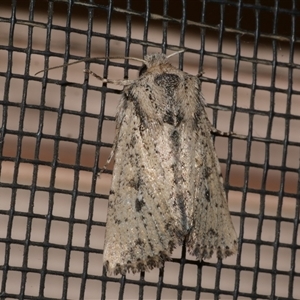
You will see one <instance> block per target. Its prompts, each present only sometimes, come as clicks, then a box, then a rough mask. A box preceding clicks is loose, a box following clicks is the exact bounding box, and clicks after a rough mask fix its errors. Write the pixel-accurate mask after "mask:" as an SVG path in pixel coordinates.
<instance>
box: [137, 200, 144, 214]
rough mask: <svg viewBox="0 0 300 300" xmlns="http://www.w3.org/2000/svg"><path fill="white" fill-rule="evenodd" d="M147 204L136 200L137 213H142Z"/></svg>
mask: <svg viewBox="0 0 300 300" xmlns="http://www.w3.org/2000/svg"><path fill="white" fill-rule="evenodd" d="M145 204H146V203H145V202H144V201H143V200H139V199H136V200H135V210H136V211H137V212H140V211H141V210H142V208H143V206H144V205H145Z"/></svg>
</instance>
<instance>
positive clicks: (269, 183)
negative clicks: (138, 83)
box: [0, 0, 300, 299]
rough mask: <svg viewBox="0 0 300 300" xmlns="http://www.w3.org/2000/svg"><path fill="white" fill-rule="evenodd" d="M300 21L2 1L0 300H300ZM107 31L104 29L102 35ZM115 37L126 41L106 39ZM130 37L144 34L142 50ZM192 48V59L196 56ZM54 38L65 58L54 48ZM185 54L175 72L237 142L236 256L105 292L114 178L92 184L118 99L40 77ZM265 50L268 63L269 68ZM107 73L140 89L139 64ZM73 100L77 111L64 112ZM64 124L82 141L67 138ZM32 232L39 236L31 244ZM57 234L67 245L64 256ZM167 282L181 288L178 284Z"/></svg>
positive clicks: (277, 12) (229, 158)
mask: <svg viewBox="0 0 300 300" xmlns="http://www.w3.org/2000/svg"><path fill="white" fill-rule="evenodd" d="M299 9H300V3H299V1H297V0H294V1H292V0H291V1H279V0H278V1H275V0H274V1H259V0H257V1H225V0H224V1H222V0H215V1H214V0H207V1H183V0H182V1H179V0H172V1H129V0H128V1H59V0H56V1H23V0H22V1H7V0H5V1H1V3H0V26H1V27H0V59H1V60H0V91H1V94H0V95H1V96H0V123H1V127H0V158H1V160H0V297H1V299H2V298H3V299H5V298H11V299H16V298H18V299H99V298H101V299H116V298H119V299H123V298H124V299H131V298H134V299H152V298H157V299H173V298H177V299H199V298H201V299H219V298H220V299H278V298H279V299H300V292H299V290H300V289H299V284H300V252H299V251H300V250H299V249H300V238H299V190H300V180H299V178H300V177H299V161H300V160H299V155H300V154H299V145H300V135H299V133H298V131H299V129H300V87H299V80H300V71H299V69H300V56H299V53H300V52H299V50H300V47H299V43H300V25H299V24H300V22H299V18H300V11H299ZM40 15H42V16H44V17H39V16H40ZM75 19H76V20H79V19H81V20H82V21H81V22H82V23H75V21H74V20H75ZM57 20H63V21H62V22H63V24H61V23H59V22H58V21H57ZM99 20H101V21H102V22H103V23H101V24H104V25H103V26H98V27H97V26H95V24H96V23H95V22H96V21H99ZM78 24H79V25H78ZM116 24H121V25H120V26H121V27H120V30H121V28H122V30H124V32H125V34H123V35H121V34H120V35H119V34H118V31H116V30H113V29H114V28H115V27H114V26H116ZM152 26H153V27H152ZM136 28H139V29H140V30H141V32H143V34H142V35H140V36H137V35H135V29H136ZM152 28H156V31H152ZM20 31H22V32H24V33H25V34H23V35H21V34H20ZM153 32H157V34H159V36H161V39H160V41H159V42H157V41H155V39H154V38H153V37H154V36H153ZM36 34H39V36H41V41H40V44H39V47H36V46H35V45H37V43H36V39H37V38H36V37H35V35H36ZM188 35H190V36H192V37H193V36H194V37H195V40H196V39H198V40H199V41H200V43H199V45H198V46H197V44H188V45H187V43H188V40H187V39H186V37H187V36H188ZM55 36H59V37H60V38H61V45H55V46H53V45H52V44H51V41H52V40H53V39H54V38H55ZM79 40H80V42H79ZM82 40H84V43H82V42H81V41H82ZM173 41H175V42H173ZM210 41H214V43H215V45H216V47H215V48H211V47H210V46H209V42H210ZM228 44H231V45H234V46H233V47H232V48H231V50H230V51H229V50H228V49H229V48H228V47H227V45H228ZM58 46H60V47H61V50H57V49H59V47H58ZM245 46H246V47H248V49H251V55H247V54H245V52H244V51H243V49H244V47H245ZM179 48H184V49H186V52H185V53H184V54H181V55H179V56H178V57H177V58H176V59H177V60H176V59H175V58H174V59H175V61H176V63H174V65H175V64H177V65H178V67H179V68H181V69H182V68H183V69H184V70H185V68H194V69H196V73H197V72H200V71H204V75H203V93H204V95H205V98H206V100H207V102H208V106H209V108H208V112H209V116H210V118H211V120H212V122H213V124H214V125H215V126H216V127H217V128H219V129H224V130H228V131H229V130H230V131H235V132H237V133H239V134H240V135H242V137H234V136H232V137H230V138H222V137H218V138H216V147H217V150H218V148H220V149H221V150H220V151H221V152H220V155H219V156H220V161H221V164H222V170H223V174H224V181H225V187H226V190H227V191H228V195H229V204H230V208H231V213H232V217H233V220H234V224H235V227H236V230H237V232H238V233H239V254H238V255H237V256H236V257H234V258H229V259H228V260H224V261H223V262H221V261H217V260H212V261H211V260H209V261H205V262H201V263H199V262H196V261H194V260H193V259H192V258H190V257H186V256H185V249H182V250H183V251H182V252H180V251H181V249H179V250H178V252H176V253H175V256H174V260H173V261H172V262H169V263H167V264H166V267H165V269H164V270H160V271H158V270H153V271H152V272H151V273H152V274H154V275H153V278H154V279H153V278H152V277H148V276H151V275H148V274H147V273H146V274H138V275H135V276H133V275H128V276H127V277H126V278H125V277H123V278H121V277H120V276H115V277H112V278H110V277H106V276H104V275H103V273H102V247H103V244H101V243H102V242H103V235H104V228H105V218H106V210H105V209H106V208H105V206H107V198H108V190H107V188H108V189H109V176H110V174H111V169H112V167H111V166H110V168H109V170H108V171H107V172H105V173H104V174H103V175H101V176H100V177H99V174H98V173H99V170H100V169H101V167H103V165H104V163H105V161H106V159H107V157H108V155H109V151H110V148H111V143H112V141H113V128H114V112H115V109H114V108H112V109H110V108H109V106H110V105H112V103H113V105H116V104H117V99H118V98H119V96H120V93H121V91H120V90H119V89H118V88H116V87H114V86H110V85H107V86H106V85H102V83H99V82H96V81H93V80H92V79H91V78H90V79H89V78H88V77H87V76H84V75H83V74H81V71H80V70H82V69H84V68H85V67H87V68H89V67H90V68H92V69H93V70H94V68H95V65H93V66H90V65H89V64H87V65H86V66H84V64H81V65H80V67H79V71H78V73H80V76H81V78H80V79H78V80H77V79H76V80H74V81H73V80H72V77H70V73H72V72H74V71H72V69H71V68H70V67H65V68H62V69H60V70H59V71H57V72H58V73H55V72H54V71H53V73H51V72H52V71H49V72H45V73H44V74H42V75H34V74H35V73H36V72H37V71H39V70H41V69H44V68H47V67H51V66H54V65H57V64H62V63H66V62H69V61H70V62H71V61H74V60H78V59H82V58H85V57H89V56H95V55H93V54H95V53H96V55H97V56H100V55H107V56H109V55H111V56H113V55H123V56H138V57H141V56H143V55H145V54H146V53H148V52H155V51H156V52H168V53H171V52H172V51H175V50H176V49H179ZM261 49H269V50H270V51H269V52H268V51H266V52H267V53H268V55H265V56H263V55H261V53H264V52H261ZM99 64H100V66H101V71H99V70H98V71H97V73H99V75H101V76H104V77H110V76H111V74H113V72H115V74H114V75H115V76H113V77H114V78H124V77H130V78H132V77H133V78H135V77H136V76H137V70H138V65H135V64H133V63H132V62H127V61H126V62H124V61H103V60H102V61H100V62H99ZM68 70H69V73H68ZM113 70H115V71H113ZM224 70H226V72H227V73H226V72H224ZM228 70H229V71H228ZM95 71H96V70H95ZM186 71H188V70H186ZM245 74H246V75H247V76H248V78H250V80H249V81H244V80H243V76H246V75H245ZM71 75H72V74H71ZM134 76H135V77H134ZM70 78H71V79H70ZM261 78H263V79H266V81H267V82H268V84H265V82H264V81H263V80H262V79H261ZM280 80H283V81H284V83H285V84H284V85H280V84H279V83H278V82H280ZM207 90H211V91H212V93H211V97H207V96H206V95H210V94H209V92H207ZM241 91H243V93H242V94H241ZM71 93H74V94H72V95H74V97H76V96H77V97H78V98H74V99H68V97H70V94H71ZM228 95H229V96H228ZM241 95H246V96H247V97H248V102H247V105H244V104H243V105H241V102H240V101H241V98H242V97H241ZM225 98H226V101H227V102H226V101H225V102H223V99H225ZM49 99H50V100H49ZM51 101H52V102H51ZM89 101H94V102H93V104H91V102H89ZM49 103H50V104H49ZM97 103H98V104H97ZM72 105H74V106H72ZM89 105H91V106H89ZM93 105H94V106H93ZM97 105H98V106H97ZM89 107H97V110H95V111H93V110H91V109H89ZM278 107H281V108H280V109H279V108H278ZM29 112H30V113H29ZM49 116H50V117H49ZM28 119H29V120H28ZM30 119H32V120H31V121H32V122H34V124H35V125H34V126H33V129H32V127H30V126H29V123H28V122H29V121H30ZM222 120H225V122H221V121H222ZM259 122H262V123H259ZM224 123H225V125H224ZM46 124H50V125H47V126H49V128H48V127H47V126H46ZM66 124H68V125H69V126H71V127H72V126H74V127H76V128H77V129H78V131H77V134H76V135H72V134H67V133H65V132H64V126H65V125H66ZM70 124H71V125H70ZM91 124H92V125H91ZM220 124H221V125H220ZM222 124H223V125H224V126H225V127H224V128H220V126H221V127H222V126H223V125H222ZM257 124H263V125H264V128H265V131H264V133H263V134H261V133H260V132H256V130H258V129H257V128H256V126H257ZM89 126H90V127H89ZM45 128H47V129H45ZM87 131H89V132H88V133H87ZM88 134H91V136H92V137H91V136H89V135H88ZM277 134H278V135H279V137H278V135H277ZM218 145H219V147H218ZM222 150H224V151H225V152H223V153H222ZM218 153H219V151H218ZM274 157H275V158H276V159H274ZM43 170H44V171H45V173H43V172H44V171H43ZM64 172H65V173H64ZM45 178H46V179H45ZM86 179H87V180H86ZM68 180H69V181H68ZM85 180H86V181H85ZM45 182H46V184H45ZM103 182H105V183H107V184H106V185H104V184H103ZM102 184H103V185H102ZM235 197H236V198H237V199H238V200H231V199H235ZM100 201H101V203H100ZM62 202H64V203H67V205H68V214H67V215H64V214H63V213H62V212H61V211H60V205H62V204H61V203H62ZM82 203H84V205H83V204H82ZM99 203H100V204H99ZM81 204H82V206H81ZM103 207H104V208H103ZM249 207H252V208H251V209H249ZM269 207H273V208H274V207H275V208H274V209H273V211H272V212H271V211H269V210H268V209H269ZM83 210H84V211H85V213H84V217H82V216H81V215H80V213H82V211H83ZM268 226H270V228H272V230H273V231H272V232H271V233H270V232H269V231H267V233H266V231H265V228H266V227H267V228H268ZM39 227H42V228H43V236H39V237H36V236H35V235H36V232H37V229H38V228H39ZM61 232H65V233H66V236H65V240H59V239H58V240H55V237H56V236H58V235H59V234H60V233H61ZM249 232H250V233H251V234H250V235H249ZM97 237H99V240H101V242H100V244H98V243H97ZM100 237H101V239H100ZM77 239H78V240H77ZM95 241H96V242H95ZM35 251H36V252H35ZM61 253H63V255H62V257H63V258H61ZM266 260H268V261H269V263H266ZM74 261H80V267H78V269H76V268H75V267H74V266H73V262H74ZM93 267H94V268H95V269H93V270H92V268H93ZM172 267H175V268H177V269H176V270H177V272H176V273H174V272H172V274H171V276H170V278H172V280H169V278H168V276H167V273H168V269H171V268H172ZM91 270H92V271H91ZM169 275H170V274H169ZM190 279H191V280H192V281H193V282H194V284H190V283H189V280H190ZM92 291H95V293H94V294H93V293H92ZM95 295H96V296H95Z"/></svg>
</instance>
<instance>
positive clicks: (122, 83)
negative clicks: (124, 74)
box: [83, 69, 134, 86]
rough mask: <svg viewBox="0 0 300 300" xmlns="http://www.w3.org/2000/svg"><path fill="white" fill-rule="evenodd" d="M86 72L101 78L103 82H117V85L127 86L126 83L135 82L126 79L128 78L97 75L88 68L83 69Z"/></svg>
mask: <svg viewBox="0 0 300 300" xmlns="http://www.w3.org/2000/svg"><path fill="white" fill-rule="evenodd" d="M83 72H84V73H86V74H89V75H92V76H94V77H95V78H97V79H99V80H100V81H102V82H103V83H113V84H117V85H122V86H125V85H130V84H133V83H134V80H126V79H119V80H118V79H115V80H114V79H105V78H103V77H101V76H99V75H97V74H96V73H94V72H93V71H91V70H88V69H85V70H83Z"/></svg>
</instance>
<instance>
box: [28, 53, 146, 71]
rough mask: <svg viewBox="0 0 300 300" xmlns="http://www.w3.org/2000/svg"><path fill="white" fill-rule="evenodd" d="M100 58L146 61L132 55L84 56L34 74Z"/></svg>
mask: <svg viewBox="0 0 300 300" xmlns="http://www.w3.org/2000/svg"><path fill="white" fill-rule="evenodd" d="M99 59H109V60H111V59H131V60H135V61H139V62H142V63H146V61H145V60H144V59H141V58H137V57H130V56H112V57H110V56H99V57H89V58H84V59H81V60H78V61H74V62H71V63H66V64H62V65H58V66H55V67H51V68H46V69H44V70H41V71H38V72H37V73H35V74H34V75H38V74H40V73H42V72H46V71H50V70H54V69H59V68H63V67H66V66H71V65H76V64H79V63H81V62H87V61H94V60H99Z"/></svg>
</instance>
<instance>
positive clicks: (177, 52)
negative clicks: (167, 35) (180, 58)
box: [167, 49, 185, 59]
mask: <svg viewBox="0 0 300 300" xmlns="http://www.w3.org/2000/svg"><path fill="white" fill-rule="evenodd" d="M184 51H185V49H182V50H179V51H176V52H174V53H171V54H169V55H168V56H167V59H169V58H170V57H172V56H174V55H177V54H180V53H182V52H184Z"/></svg>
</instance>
